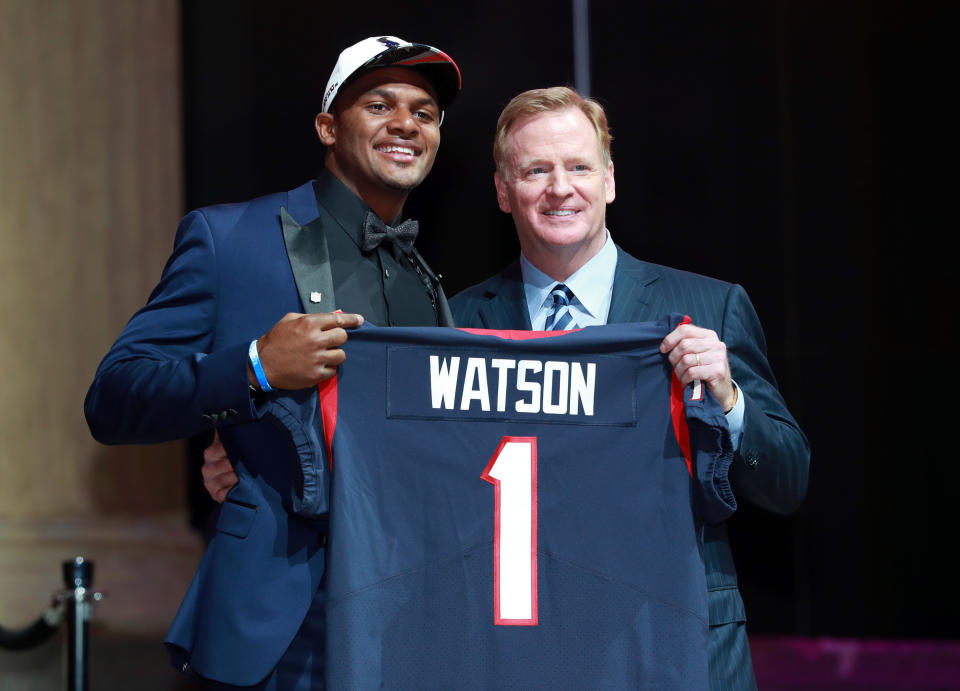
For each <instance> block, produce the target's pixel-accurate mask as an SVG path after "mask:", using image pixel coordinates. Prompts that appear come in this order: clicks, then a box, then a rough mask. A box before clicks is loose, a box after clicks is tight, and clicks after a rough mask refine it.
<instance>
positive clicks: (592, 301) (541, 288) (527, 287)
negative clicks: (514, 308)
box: [520, 230, 617, 322]
mask: <svg viewBox="0 0 960 691" xmlns="http://www.w3.org/2000/svg"><path fill="white" fill-rule="evenodd" d="M605 232H606V233H607V239H606V241H605V242H604V243H603V247H601V248H600V251H599V252H597V253H596V254H595V255H593V256H592V257H591V258H590V260H589V261H588V262H587V263H586V264H584V265H583V266H581V267H580V268H579V269H577V270H576V271H575V272H574V273H573V275H572V276H570V277H569V278H567V280H566V281H564V284H565V285H566V286H568V287H569V288H570V290H572V291H573V294H574V296H576V299H575V300H574V302H579V303H580V305H581V306H582V308H583V309H584V310H585V311H587V312H589V313H590V314H591V315H592V316H593V317H595V318H597V319H598V320H600V321H602V322H604V321H606V318H607V314H606V313H607V312H609V310H610V292H611V290H612V289H613V275H614V273H615V272H616V269H617V246H616V245H615V244H614V242H613V239H612V238H611V237H610V231H609V230H606V231H605ZM520 272H521V274H522V276H523V291H524V295H525V297H526V298H527V312H528V313H529V314H530V316H531V320H532V319H533V315H535V314H537V312H538V311H539V310H540V309H542V308H543V307H544V305H546V304H547V301H548V298H549V297H550V291H551V290H552V289H553V287H554V286H555V285H556V284H557V281H556V280H555V279H553V278H551V277H550V276H548V275H547V274H545V273H543V272H542V271H541V270H540V269H538V268H537V267H535V266H534V265H533V264H531V263H530V260H528V259H527V257H526V256H525V255H524V254H523V252H522V251H521V252H520ZM550 304H552V301H550Z"/></svg>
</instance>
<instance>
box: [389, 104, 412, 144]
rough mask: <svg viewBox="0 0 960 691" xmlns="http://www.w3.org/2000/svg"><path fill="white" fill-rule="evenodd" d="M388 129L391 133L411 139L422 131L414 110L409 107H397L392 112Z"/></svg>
mask: <svg viewBox="0 0 960 691" xmlns="http://www.w3.org/2000/svg"><path fill="white" fill-rule="evenodd" d="M388 129H389V131H390V134H395V135H398V136H401V137H406V138H408V139H409V138H410V137H413V136H416V134H417V132H419V131H420V126H419V125H418V123H417V120H416V118H414V117H413V112H411V111H410V110H409V109H408V108H397V109H395V110H394V111H393V113H392V114H391V117H390V122H389V123H388Z"/></svg>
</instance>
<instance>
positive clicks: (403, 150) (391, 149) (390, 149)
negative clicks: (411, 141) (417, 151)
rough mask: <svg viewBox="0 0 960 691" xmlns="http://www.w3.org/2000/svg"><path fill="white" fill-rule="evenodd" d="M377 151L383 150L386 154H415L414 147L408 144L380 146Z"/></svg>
mask: <svg viewBox="0 0 960 691" xmlns="http://www.w3.org/2000/svg"><path fill="white" fill-rule="evenodd" d="M377 151H382V152H383V153H385V154H393V153H398V154H407V155H408V156H413V149H411V148H410V147H408V146H378V147H377Z"/></svg>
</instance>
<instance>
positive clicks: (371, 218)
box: [361, 211, 420, 261]
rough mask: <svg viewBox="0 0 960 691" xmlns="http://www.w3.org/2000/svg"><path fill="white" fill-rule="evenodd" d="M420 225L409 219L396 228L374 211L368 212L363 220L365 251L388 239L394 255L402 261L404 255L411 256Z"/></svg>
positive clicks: (362, 245) (363, 244)
mask: <svg viewBox="0 0 960 691" xmlns="http://www.w3.org/2000/svg"><path fill="white" fill-rule="evenodd" d="M419 231H420V225H419V224H418V223H417V222H416V221H414V220H413V219H407V220H406V221H404V222H403V223H401V224H400V225H398V226H397V227H396V228H394V227H393V226H388V225H387V224H386V223H384V222H383V221H381V220H380V218H379V217H378V216H377V215H376V214H375V213H373V212H372V211H368V212H367V217H366V219H365V220H364V222H363V242H362V243H361V247H362V248H363V251H364V252H369V251H371V250H373V249H376V248H377V247H379V246H380V244H381V243H383V242H384V241H388V242H389V243H390V245H391V247H392V249H393V256H394V258H395V259H396V260H397V261H400V260H401V259H402V258H403V256H404V255H406V256H410V254H411V253H412V252H413V242H414V240H416V239H417V233H418V232H419Z"/></svg>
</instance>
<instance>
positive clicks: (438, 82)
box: [322, 36, 461, 113]
mask: <svg viewBox="0 0 960 691" xmlns="http://www.w3.org/2000/svg"><path fill="white" fill-rule="evenodd" d="M392 65H399V66H401V67H410V68H412V69H415V70H417V71H418V72H420V73H421V74H422V75H423V76H424V77H426V78H427V80H428V81H429V82H430V84H431V85H432V86H433V89H434V91H436V92H437V101H438V104H437V105H439V106H440V109H441V110H442V109H444V108H446V107H447V106H449V105H450V104H451V103H452V102H453V99H454V98H456V97H457V94H458V93H459V92H460V85H461V80H460V68H459V67H457V63H455V62H454V61H453V58H451V57H450V56H449V55H447V54H446V53H444V52H443V51H442V50H439V49H437V48H434V47H433V46H428V45H426V44H424V43H410V42H409V41H404V40H403V39H402V38H397V37H396V36H371V37H370V38H365V39H363V40H362V41H360V42H359V43H354V44H353V45H352V46H350V47H349V48H346V49H345V50H344V51H343V52H342V53H340V57H339V58H338V59H337V64H336V65H334V67H333V72H332V73H331V74H330V79H329V81H327V88H326V89H324V91H323V110H322V112H324V113H327V112H329V111H330V106H331V105H332V104H333V101H334V99H335V98H336V97H337V94H338V93H339V92H340V89H341V88H342V87H343V86H344V85H345V84H349V83H350V82H351V81H353V80H354V79H356V78H357V77H359V76H360V75H361V74H364V73H365V72H369V71H370V70H374V69H378V68H381V67H390V66H392Z"/></svg>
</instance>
